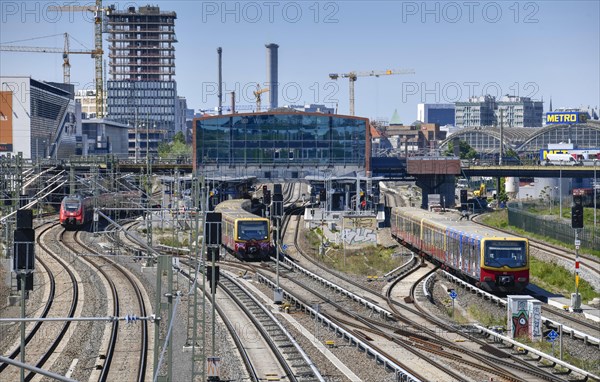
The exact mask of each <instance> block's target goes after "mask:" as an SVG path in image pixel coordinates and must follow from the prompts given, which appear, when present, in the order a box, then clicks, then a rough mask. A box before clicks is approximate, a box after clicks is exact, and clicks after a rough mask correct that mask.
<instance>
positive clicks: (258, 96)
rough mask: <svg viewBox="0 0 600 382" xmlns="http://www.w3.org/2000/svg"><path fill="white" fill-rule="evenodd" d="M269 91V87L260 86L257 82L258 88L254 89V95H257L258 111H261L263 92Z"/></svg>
mask: <svg viewBox="0 0 600 382" xmlns="http://www.w3.org/2000/svg"><path fill="white" fill-rule="evenodd" d="M268 91H269V88H263V89H261V88H260V84H256V90H255V91H254V96H255V97H256V111H257V112H259V111H260V99H261V94H263V93H266V92H268Z"/></svg>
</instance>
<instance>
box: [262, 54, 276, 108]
mask: <svg viewBox="0 0 600 382" xmlns="http://www.w3.org/2000/svg"><path fill="white" fill-rule="evenodd" d="M265 47H266V48H267V82H268V84H267V86H268V87H269V104H270V108H271V109H276V108H277V94H278V89H277V87H278V86H277V85H278V83H277V49H278V48H279V45H277V44H268V45H265Z"/></svg>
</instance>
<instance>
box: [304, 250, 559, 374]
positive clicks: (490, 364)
mask: <svg viewBox="0 0 600 382" xmlns="http://www.w3.org/2000/svg"><path fill="white" fill-rule="evenodd" d="M296 247H297V248H299V245H296ZM305 258H307V259H308V260H309V261H311V262H313V264H315V265H316V266H320V265H318V264H316V262H315V261H314V260H313V259H311V258H310V256H305ZM335 276H336V277H340V278H341V279H343V280H344V281H345V282H348V283H349V284H352V285H354V286H356V287H358V288H360V289H361V290H365V288H364V287H363V286H362V285H361V284H360V283H358V282H356V281H355V280H352V279H350V278H348V277H345V276H344V275H340V274H338V273H337V272H336V273H335ZM398 280H401V278H399V279H398ZM397 282H399V281H397ZM391 289H392V288H391V287H390V289H389V290H391ZM369 292H372V291H369ZM378 297H380V298H386V297H385V296H383V295H381V294H378ZM388 301H389V304H390V305H391V306H394V305H396V304H398V302H396V301H390V300H389V299H388ZM403 308H405V306H403ZM413 314H416V315H418V316H420V317H421V318H424V319H427V317H426V315H425V314H423V313H421V312H418V311H413ZM397 315H398V313H397ZM397 318H398V319H399V320H401V319H402V315H401V314H400V315H398V317H397ZM406 323H407V325H412V326H415V325H416V326H418V324H416V323H415V322H414V321H412V320H410V321H408V322H406ZM432 323H433V322H432ZM435 325H436V326H437V323H435ZM451 329H452V331H453V332H455V333H456V334H457V335H462V334H461V333H458V331H457V330H456V329H455V328H451ZM432 334H435V333H432ZM440 340H442V339H441V338H440ZM444 343H445V344H446V346H447V345H448V344H449V342H448V341H445V342H444ZM453 346H456V345H453ZM464 351H465V350H463V352H464ZM468 354H469V356H471V357H473V358H474V359H476V360H478V362H480V363H481V364H482V365H487V366H486V367H487V368H488V370H496V364H494V363H493V362H490V361H489V360H487V361H486V359H485V357H484V356H481V355H480V354H476V353H475V352H473V351H471V352H469V353H468ZM517 362H518V361H517ZM507 367H508V366H507ZM510 367H511V368H512V369H517V370H518V371H519V373H523V372H527V373H528V375H532V376H534V377H536V378H540V379H541V380H550V381H554V380H556V381H558V380H560V379H559V378H556V377H554V376H552V375H551V374H550V373H546V372H544V371H541V372H539V371H538V370H535V369H533V370H532V369H531V367H523V368H521V367H519V366H518V365H517V366H514V367H513V366H510ZM479 369H480V370H481V369H484V370H485V368H484V367H480V368H479ZM499 373H502V372H499ZM504 376H505V377H507V378H509V379H510V378H512V379H511V380H513V381H519V380H520V379H519V376H517V375H515V374H512V375H510V373H508V372H505V374H504Z"/></svg>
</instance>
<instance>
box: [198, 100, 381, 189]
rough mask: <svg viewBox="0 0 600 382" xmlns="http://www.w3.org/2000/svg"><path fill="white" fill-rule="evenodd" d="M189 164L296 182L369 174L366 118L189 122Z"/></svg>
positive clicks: (284, 116)
mask: <svg viewBox="0 0 600 382" xmlns="http://www.w3.org/2000/svg"><path fill="white" fill-rule="evenodd" d="M194 127H195V128H194V165H195V168H197V169H200V168H201V169H203V170H205V171H214V172H218V174H220V175H252V176H257V177H259V178H297V177H303V176H306V175H314V174H316V173H318V172H320V171H323V170H325V169H329V171H330V172H334V171H335V172H336V173H339V172H350V171H357V172H362V171H369V170H370V169H369V167H370V163H369V160H370V155H367V153H370V151H371V150H370V146H371V139H370V131H369V121H368V119H366V118H360V117H351V116H341V115H334V114H322V113H303V112H296V111H283V112H267V113H248V114H230V115H220V116H209V117H202V118H196V119H195V120H194Z"/></svg>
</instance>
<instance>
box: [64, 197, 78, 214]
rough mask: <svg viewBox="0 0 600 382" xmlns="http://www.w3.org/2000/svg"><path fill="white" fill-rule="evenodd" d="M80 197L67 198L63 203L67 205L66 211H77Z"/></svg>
mask: <svg viewBox="0 0 600 382" xmlns="http://www.w3.org/2000/svg"><path fill="white" fill-rule="evenodd" d="M79 204H80V202H79V199H65V200H64V201H63V205H64V207H65V211H69V212H72V211H77V210H78V209H79Z"/></svg>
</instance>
